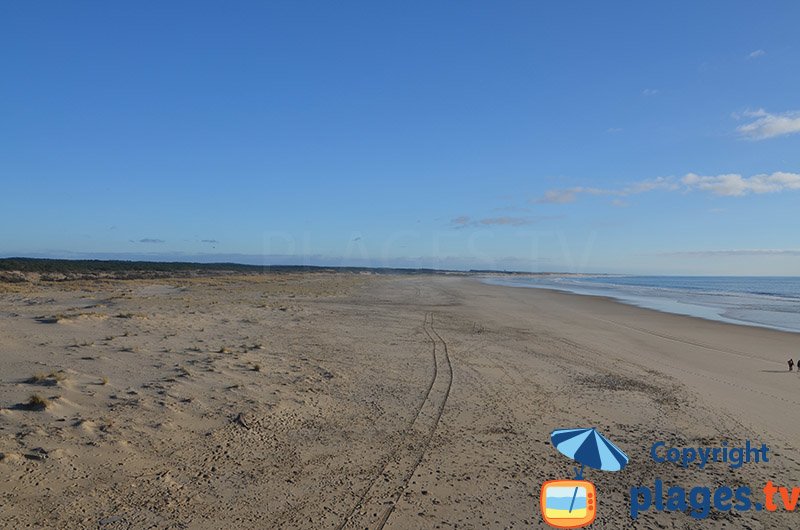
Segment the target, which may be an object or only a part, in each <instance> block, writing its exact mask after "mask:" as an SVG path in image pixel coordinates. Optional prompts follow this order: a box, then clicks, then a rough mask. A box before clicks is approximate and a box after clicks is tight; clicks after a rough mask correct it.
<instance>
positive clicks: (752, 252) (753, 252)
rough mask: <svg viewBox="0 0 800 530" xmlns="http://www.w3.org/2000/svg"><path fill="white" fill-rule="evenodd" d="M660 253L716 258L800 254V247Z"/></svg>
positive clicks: (686, 256)
mask: <svg viewBox="0 0 800 530" xmlns="http://www.w3.org/2000/svg"><path fill="white" fill-rule="evenodd" d="M658 255H659V256H673V257H682V258H715V257H728V256H731V257H733V256H800V249H729V250H686V251H677V252H661V253H659V254H658Z"/></svg>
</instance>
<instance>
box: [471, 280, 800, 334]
mask: <svg viewBox="0 0 800 530" xmlns="http://www.w3.org/2000/svg"><path fill="white" fill-rule="evenodd" d="M592 277H596V276H592ZM493 280H494V281H493ZM478 281H480V282H482V283H485V284H487V285H497V286H501V287H513V288H517V289H541V290H545V291H553V292H560V293H567V294H572V295H576V296H589V297H595V298H604V299H607V300H612V301H614V302H617V303H620V304H624V305H627V306H631V307H638V308H640V309H648V310H650V311H657V312H659V313H664V314H668V315H681V316H688V317H692V318H698V319H701V320H706V321H711V322H722V323H725V324H731V325H737V326H750V327H756V328H761V329H771V330H774V331H782V332H785V333H794V334H800V329H793V328H790V327H785V326H780V325H777V324H767V323H763V322H756V321H752V320H745V319H737V318H732V317H727V316H724V315H723V314H721V313H724V312H725V311H726V309H724V308H720V307H716V308H715V307H711V306H705V305H701V304H696V303H689V302H682V301H680V300H673V299H671V298H663V299H661V298H658V297H655V296H654V297H646V296H642V297H640V299H638V300H637V298H636V297H632V296H631V297H629V298H626V297H625V295H624V294H620V295H619V296H615V295H614V294H610V293H609V294H606V293H592V292H580V287H577V288H569V287H563V288H558V287H555V286H549V285H548V286H540V285H534V284H513V282H514V280H507V281H503V279H502V278H491V277H487V278H482V279H478ZM588 290H589V289H588V288H587V291H588ZM670 305H672V306H673V307H683V306H685V307H687V309H685V310H684V311H681V310H680V309H675V310H670V309H668V307H669V306H670Z"/></svg>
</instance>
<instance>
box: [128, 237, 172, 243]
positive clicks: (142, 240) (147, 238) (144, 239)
mask: <svg viewBox="0 0 800 530" xmlns="http://www.w3.org/2000/svg"><path fill="white" fill-rule="evenodd" d="M131 242H132V243H165V241H164V240H163V239H154V238H152V237H145V238H142V239H140V240H139V241H131Z"/></svg>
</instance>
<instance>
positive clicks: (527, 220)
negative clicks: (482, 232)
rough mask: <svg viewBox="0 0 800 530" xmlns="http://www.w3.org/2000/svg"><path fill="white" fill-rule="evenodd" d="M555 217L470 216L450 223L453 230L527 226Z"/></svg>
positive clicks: (458, 218)
mask: <svg viewBox="0 0 800 530" xmlns="http://www.w3.org/2000/svg"><path fill="white" fill-rule="evenodd" d="M554 217H555V216H551V215H549V216H529V217H510V216H503V217H484V218H481V219H472V218H471V217H470V216H468V215H462V216H460V217H456V218H455V219H453V220H451V221H450V225H451V226H452V227H453V228H466V227H468V226H526V225H532V224H535V223H539V222H541V221H544V220H546V219H552V218H554Z"/></svg>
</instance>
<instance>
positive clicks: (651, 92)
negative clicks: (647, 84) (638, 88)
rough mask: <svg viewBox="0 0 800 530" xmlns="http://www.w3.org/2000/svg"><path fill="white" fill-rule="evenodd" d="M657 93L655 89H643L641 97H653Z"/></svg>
mask: <svg viewBox="0 0 800 530" xmlns="http://www.w3.org/2000/svg"><path fill="white" fill-rule="evenodd" d="M659 92H660V91H659V90H658V89H657V88H645V89H644V90H642V95H643V96H655V95H657V94H658V93H659Z"/></svg>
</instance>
